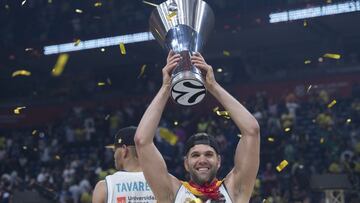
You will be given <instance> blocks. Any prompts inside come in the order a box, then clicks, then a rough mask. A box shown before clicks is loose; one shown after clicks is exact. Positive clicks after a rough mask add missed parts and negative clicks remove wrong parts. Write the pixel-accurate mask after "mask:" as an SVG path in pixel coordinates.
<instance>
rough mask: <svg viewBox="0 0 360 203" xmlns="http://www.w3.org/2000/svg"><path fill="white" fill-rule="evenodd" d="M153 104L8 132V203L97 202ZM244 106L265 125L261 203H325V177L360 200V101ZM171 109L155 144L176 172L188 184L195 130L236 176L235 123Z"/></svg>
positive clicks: (1, 150) (257, 99) (321, 95)
mask: <svg viewBox="0 0 360 203" xmlns="http://www.w3.org/2000/svg"><path fill="white" fill-rule="evenodd" d="M147 102H148V101H147V99H133V100H129V102H128V103H126V104H125V103H124V104H123V105H121V106H120V107H119V108H116V109H115V110H114V109H112V108H109V107H108V106H105V105H98V106H97V107H96V108H85V107H83V106H81V105H80V106H76V107H74V108H73V109H72V110H71V111H69V112H68V114H67V115H66V116H65V117H64V118H61V119H59V120H57V121H56V122H54V123H49V124H46V126H42V127H39V128H36V129H17V130H1V131H0V133H1V137H0V162H1V165H0V174H1V181H0V202H1V203H8V202H10V199H11V198H16V194H19V193H18V192H19V191H20V192H21V191H35V192H36V193H37V194H39V196H40V197H42V198H45V199H47V200H48V201H50V202H60V203H90V202H91V195H92V189H93V188H94V185H95V183H96V182H97V181H98V180H100V179H103V178H104V177H105V176H106V175H108V174H112V173H114V171H115V169H114V163H113V152H112V150H111V149H109V148H107V147H106V146H107V145H108V144H111V143H112V140H113V135H114V133H115V132H116V131H117V130H118V129H119V128H121V127H124V126H128V125H137V123H138V122H139V120H140V118H141V116H142V113H143V112H144V110H145V108H146V105H147ZM244 104H245V105H246V107H247V108H248V109H249V110H250V112H251V113H252V114H253V115H254V116H255V117H256V119H257V120H258V121H259V124H260V126H261V139H262V144H261V166H260V170H259V174H258V178H257V181H256V186H255V190H254V193H253V198H252V202H253V203H258V202H263V200H264V199H267V201H268V202H276V203H285V202H298V203H300V202H301V203H308V202H323V201H324V194H323V193H321V192H319V191H314V190H312V189H311V185H310V178H311V175H314V174H324V173H331V174H346V175H347V177H348V179H349V181H350V182H351V187H352V190H349V191H346V202H359V198H360V197H359V193H358V191H359V190H360V179H359V178H360V126H359V125H358V124H359V123H360V97H359V96H355V95H353V97H350V98H345V99H338V100H336V102H334V100H333V98H332V95H329V94H328V93H327V92H326V91H325V90H322V91H317V92H316V91H314V92H310V94H309V97H308V99H306V100H299V99H298V98H297V97H296V95H295V94H293V93H289V94H287V95H286V96H284V98H282V99H281V100H279V101H277V100H274V99H272V98H269V97H268V95H266V94H265V93H261V92H258V93H257V94H256V95H255V96H254V97H251V98H248V99H247V100H246V101H245V103H244ZM168 108H170V109H171V110H169V109H168V110H165V114H164V116H163V119H162V120H161V122H160V128H159V131H158V133H157V135H156V138H155V139H156V145H157V146H158V147H159V149H160V151H161V153H162V154H163V155H164V158H165V160H166V162H167V166H168V169H169V171H170V172H171V173H172V174H174V175H175V176H177V177H179V178H180V179H186V173H185V172H184V169H183V160H182V156H181V155H182V154H183V146H184V141H185V140H186V138H187V137H188V136H189V135H191V134H193V133H195V132H207V133H210V134H212V135H215V136H216V139H217V141H218V142H219V143H220V146H221V153H222V156H223V159H222V160H223V163H222V167H221V170H220V173H219V176H220V177H223V176H224V175H225V174H226V173H227V172H229V170H231V167H232V166H233V155H234V150H235V147H236V145H237V142H238V141H239V139H241V138H240V137H241V136H240V134H241V132H239V131H238V129H237V128H236V127H235V125H234V124H233V123H232V121H231V120H229V119H228V118H226V117H222V116H218V115H217V114H216V113H214V112H213V111H212V109H209V110H208V111H197V110H196V109H195V108H194V109H191V108H186V109H181V110H179V109H177V107H176V106H171V105H170V106H169V107H168ZM220 110H221V109H220ZM174 137H175V138H176V139H175V142H174ZM282 160H287V161H288V163H289V165H288V166H286V167H285V168H284V169H283V170H282V171H280V172H279V171H277V170H276V166H277V165H279V164H280V162H281V161H282Z"/></svg>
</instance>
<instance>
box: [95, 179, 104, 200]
mask: <svg viewBox="0 0 360 203" xmlns="http://www.w3.org/2000/svg"><path fill="white" fill-rule="evenodd" d="M105 201H106V183H105V181H104V180H101V181H99V182H98V183H97V184H96V186H95V189H94V192H93V196H92V203H105Z"/></svg>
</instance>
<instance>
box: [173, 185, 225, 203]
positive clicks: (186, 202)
mask: <svg viewBox="0 0 360 203" xmlns="http://www.w3.org/2000/svg"><path fill="white" fill-rule="evenodd" d="M219 191H220V193H221V194H222V195H224V197H225V203H232V201H231V198H230V196H229V194H228V192H227V190H226V188H225V186H224V184H221V186H220V187H219ZM194 199H196V196H195V195H193V194H192V193H191V192H190V191H189V190H188V189H187V188H186V187H184V185H181V186H180V188H179V190H178V192H177V193H176V197H175V203H190V202H191V200H194ZM207 202H210V200H208V201H206V203H207Z"/></svg>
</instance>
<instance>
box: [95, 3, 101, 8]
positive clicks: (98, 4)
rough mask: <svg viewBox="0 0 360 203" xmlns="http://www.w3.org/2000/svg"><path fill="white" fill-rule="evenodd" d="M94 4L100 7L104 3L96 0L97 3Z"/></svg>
mask: <svg viewBox="0 0 360 203" xmlns="http://www.w3.org/2000/svg"><path fill="white" fill-rule="evenodd" d="M94 6H95V7H100V6H102V3H101V2H96V3H95V4H94Z"/></svg>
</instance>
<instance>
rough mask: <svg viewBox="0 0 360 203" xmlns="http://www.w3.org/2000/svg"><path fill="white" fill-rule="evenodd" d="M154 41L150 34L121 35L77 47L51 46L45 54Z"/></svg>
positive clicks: (71, 43)
mask: <svg viewBox="0 0 360 203" xmlns="http://www.w3.org/2000/svg"><path fill="white" fill-rule="evenodd" d="M150 40H154V37H153V35H152V34H151V33H150V32H140V33H134V34H128V35H121V36H116V37H107V38H99V39H92V40H85V41H80V42H79V43H78V44H77V45H76V46H75V44H74V42H70V43H66V44H58V45H50V46H45V47H44V54H45V55H51V54H60V53H66V52H72V51H81V50H85V49H95V48H103V47H109V46H114V45H119V44H120V43H123V44H130V43H135V42H145V41H150Z"/></svg>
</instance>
